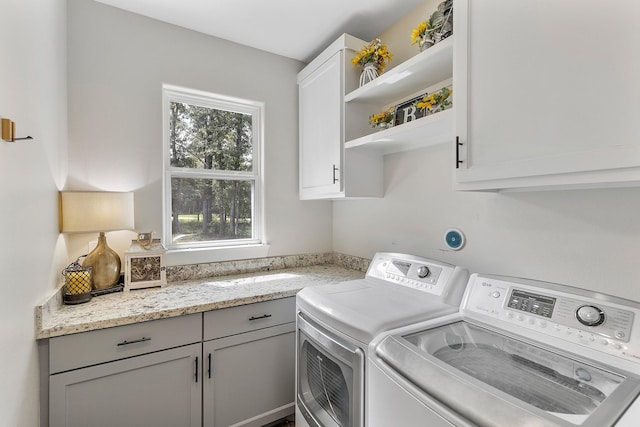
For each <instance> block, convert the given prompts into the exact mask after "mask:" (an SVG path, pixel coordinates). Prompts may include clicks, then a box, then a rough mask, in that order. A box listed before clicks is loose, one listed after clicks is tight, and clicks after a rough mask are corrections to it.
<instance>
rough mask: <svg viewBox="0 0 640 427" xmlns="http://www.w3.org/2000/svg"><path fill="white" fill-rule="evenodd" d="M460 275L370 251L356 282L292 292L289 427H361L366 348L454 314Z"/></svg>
mask: <svg viewBox="0 0 640 427" xmlns="http://www.w3.org/2000/svg"><path fill="white" fill-rule="evenodd" d="M468 276H469V274H468V271H467V270H466V269H464V268H461V267H458V266H454V265H450V264H446V263H442V262H439V261H435V260H432V259H427V258H422V257H417V256H412V255H406V254H396V253H378V254H376V255H375V257H374V258H373V260H372V261H371V264H370V266H369V268H368V270H367V274H366V276H365V278H364V279H361V280H353V281H349V282H343V283H340V284H336V285H326V286H318V287H309V288H305V289H303V290H302V291H300V292H299V293H298V295H297V298H296V306H297V354H296V370H297V372H296V426H299V427H300V426H302V427H309V426H311V427H335V426H342V427H362V426H364V425H365V421H366V419H365V418H366V394H365V390H366V381H367V373H366V369H365V364H366V358H367V348H368V345H369V343H370V342H371V341H372V340H373V338H374V337H375V336H376V335H378V334H380V333H382V332H384V331H387V330H390V329H393V328H397V327H400V326H404V325H408V324H413V323H416V322H420V321H423V320H426V319H432V318H435V317H440V316H444V315H447V314H450V313H454V312H456V311H457V309H458V305H459V303H460V300H461V298H462V294H463V292H464V288H465V285H466V282H467V279H468Z"/></svg>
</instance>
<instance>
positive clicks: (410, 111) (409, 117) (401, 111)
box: [393, 92, 427, 126]
mask: <svg viewBox="0 0 640 427" xmlns="http://www.w3.org/2000/svg"><path fill="white" fill-rule="evenodd" d="M426 95H427V93H426V92H425V93H423V94H422V95H419V96H415V97H413V98H411V99H409V100H407V101H404V102H402V103H400V104H398V105H396V112H395V115H394V118H393V125H394V126H399V125H403V124H405V123H409V122H412V121H414V120H418V119H420V118H422V117H424V116H425V115H426V113H425V111H421V110H419V109H418V108H416V106H415V104H416V102H417V101H418V100H420V99H422V98H423V97H425V96H426Z"/></svg>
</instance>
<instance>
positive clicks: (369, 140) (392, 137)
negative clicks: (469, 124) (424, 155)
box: [345, 108, 453, 154]
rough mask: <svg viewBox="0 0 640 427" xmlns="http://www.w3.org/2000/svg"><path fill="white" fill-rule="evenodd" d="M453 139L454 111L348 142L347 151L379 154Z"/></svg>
mask: <svg viewBox="0 0 640 427" xmlns="http://www.w3.org/2000/svg"><path fill="white" fill-rule="evenodd" d="M452 140H453V108H451V109H449V110H446V111H442V112H440V113H436V114H433V115H431V116H427V117H423V118H420V119H418V120H414V121H411V122H409V123H405V124H403V125H399V126H394V127H392V128H389V129H385V130H382V131H379V132H375V133H372V134H369V135H365V136H362V137H360V138H357V139H354V140H351V141H347V142H346V143H345V149H347V150H356V149H358V150H370V151H375V152H378V153H380V154H391V153H397V152H400V151H409V150H415V149H418V148H424V147H429V146H431V145H437V144H443V143H447V142H451V141H452Z"/></svg>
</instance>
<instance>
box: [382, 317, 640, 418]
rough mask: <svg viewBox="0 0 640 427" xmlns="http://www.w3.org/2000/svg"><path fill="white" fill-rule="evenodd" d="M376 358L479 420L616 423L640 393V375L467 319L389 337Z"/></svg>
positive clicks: (455, 407) (466, 415)
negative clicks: (577, 356) (467, 320)
mask: <svg viewBox="0 0 640 427" xmlns="http://www.w3.org/2000/svg"><path fill="white" fill-rule="evenodd" d="M376 355H377V356H378V357H379V358H380V360H382V361H384V362H385V363H386V364H387V365H389V366H390V367H392V368H393V369H394V370H396V371H397V372H398V373H400V374H401V375H402V376H404V377H405V378H406V379H408V380H409V381H411V382H412V383H414V384H416V385H417V386H418V387H420V388H421V389H422V390H424V391H425V392H426V393H427V394H429V395H431V396H433V397H434V398H436V399H437V400H439V401H441V402H443V403H444V404H445V405H447V406H449V407H451V408H452V409H453V410H455V411H457V412H459V413H460V414H461V415H463V416H464V417H466V418H468V419H469V420H470V421H472V422H473V423H474V424H478V425H513V420H514V419H518V420H519V423H521V425H537V426H571V425H581V426H584V427H587V426H590V427H591V426H593V427H600V426H604V425H613V422H615V420H616V419H617V418H618V417H619V416H620V415H621V414H622V413H623V412H624V411H625V409H626V407H627V406H628V405H629V404H630V403H631V402H632V401H633V400H634V399H635V397H636V396H637V394H638V391H639V390H640V380H639V379H638V378H637V377H636V376H635V375H632V374H629V373H626V372H620V371H619V372H617V373H614V372H613V371H612V370H611V369H610V368H608V367H598V366H595V365H594V364H592V363H587V362H583V361H580V360H578V359H577V358H574V357H572V356H569V355H567V354H563V353H561V352H559V351H551V350H549V349H546V348H543V347H541V346H537V345H533V344H531V343H527V342H525V341H522V340H520V339H516V338H513V337H510V336H507V335H503V334H500V333H497V332H495V331H492V330H489V329H486V328H484V327H481V326H478V325H475V324H472V323H469V322H466V321H458V322H455V323H451V324H448V325H444V326H439V327H435V328H432V329H427V330H424V331H418V332H415V333H408V334H399V335H391V336H388V337H386V338H385V339H384V340H383V341H382V342H381V343H380V345H378V346H377V347H376ZM519 425H520V424H519Z"/></svg>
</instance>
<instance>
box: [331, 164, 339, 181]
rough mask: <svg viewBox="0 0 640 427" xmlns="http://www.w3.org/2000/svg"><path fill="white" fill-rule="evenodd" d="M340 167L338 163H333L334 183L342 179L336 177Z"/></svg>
mask: <svg viewBox="0 0 640 427" xmlns="http://www.w3.org/2000/svg"><path fill="white" fill-rule="evenodd" d="M339 170H340V169H338V168H337V167H336V165H333V183H334V184H335V183H336V182H338V181H340V179H339V178H336V172H337V171H339Z"/></svg>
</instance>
